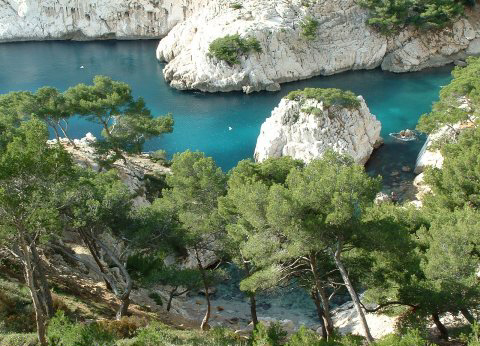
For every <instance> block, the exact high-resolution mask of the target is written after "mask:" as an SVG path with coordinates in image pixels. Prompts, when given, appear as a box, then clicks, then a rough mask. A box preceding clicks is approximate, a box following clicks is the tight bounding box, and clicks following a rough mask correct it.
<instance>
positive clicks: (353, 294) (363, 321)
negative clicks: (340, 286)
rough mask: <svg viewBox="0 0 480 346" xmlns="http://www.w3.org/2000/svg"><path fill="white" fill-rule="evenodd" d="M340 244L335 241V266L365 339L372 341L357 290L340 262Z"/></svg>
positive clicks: (340, 242)
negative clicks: (358, 319)
mask: <svg viewBox="0 0 480 346" xmlns="http://www.w3.org/2000/svg"><path fill="white" fill-rule="evenodd" d="M342 246H343V244H342V241H341V240H339V241H338V243H337V249H336V251H335V254H334V260H335V264H336V265H337V268H338V270H339V271H340V275H342V279H343V282H344V283H345V286H347V290H348V293H350V297H351V298H352V301H353V305H354V306H355V309H356V310H357V313H358V316H359V318H360V323H361V324H362V327H363V331H364V333H365V338H366V339H367V342H368V343H369V344H370V343H372V342H373V341H374V339H373V337H372V334H370V328H369V327H368V323H367V319H366V317H365V314H364V312H363V310H362V306H361V305H360V299H358V295H357V292H355V289H354V288H353V285H352V282H351V281H350V278H349V276H348V272H347V270H346V269H345V266H344V265H343V263H342V260H341V254H342Z"/></svg>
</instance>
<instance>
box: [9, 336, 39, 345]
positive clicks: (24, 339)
mask: <svg viewBox="0 0 480 346" xmlns="http://www.w3.org/2000/svg"><path fill="white" fill-rule="evenodd" d="M36 345H38V337H37V334H20V333H13V334H0V346H36Z"/></svg>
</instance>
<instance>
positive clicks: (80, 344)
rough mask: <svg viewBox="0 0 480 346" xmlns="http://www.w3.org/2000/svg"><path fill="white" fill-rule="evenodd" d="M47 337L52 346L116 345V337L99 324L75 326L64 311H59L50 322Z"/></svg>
mask: <svg viewBox="0 0 480 346" xmlns="http://www.w3.org/2000/svg"><path fill="white" fill-rule="evenodd" d="M47 336H48V341H49V343H50V344H51V345H59V346H60V345H61V346H90V345H95V344H97V345H98V344H100V345H105V346H106V345H113V344H114V335H113V334H111V333H109V332H107V331H105V330H104V329H103V328H102V327H101V326H100V325H99V324H97V323H90V324H79V323H77V324H75V323H73V322H71V321H70V320H69V319H68V318H67V317H66V316H65V313H64V312H63V311H58V312H57V313H56V314H55V317H53V318H52V319H51V320H50V322H49V324H48V331H47Z"/></svg>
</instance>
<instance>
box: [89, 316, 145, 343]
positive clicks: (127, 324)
mask: <svg viewBox="0 0 480 346" xmlns="http://www.w3.org/2000/svg"><path fill="white" fill-rule="evenodd" d="M98 325H99V326H100V328H101V329H102V330H103V331H104V332H106V333H107V334H109V335H110V334H111V335H113V336H114V337H115V338H118V339H124V338H133V337H134V336H135V335H136V333H137V330H138V329H140V328H143V327H145V326H146V325H147V321H146V320H144V319H140V318H138V317H135V316H130V317H127V316H124V317H122V318H121V319H120V320H118V321H116V320H104V321H100V322H98Z"/></svg>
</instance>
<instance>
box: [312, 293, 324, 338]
mask: <svg viewBox="0 0 480 346" xmlns="http://www.w3.org/2000/svg"><path fill="white" fill-rule="evenodd" d="M311 296H312V299H313V302H314V303H315V306H316V307H317V316H318V320H319V322H320V327H321V328H322V339H325V340H326V339H327V328H325V321H324V317H325V313H324V311H323V308H322V304H321V303H320V296H319V294H318V291H317V288H316V287H315V288H314V289H312V292H311Z"/></svg>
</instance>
